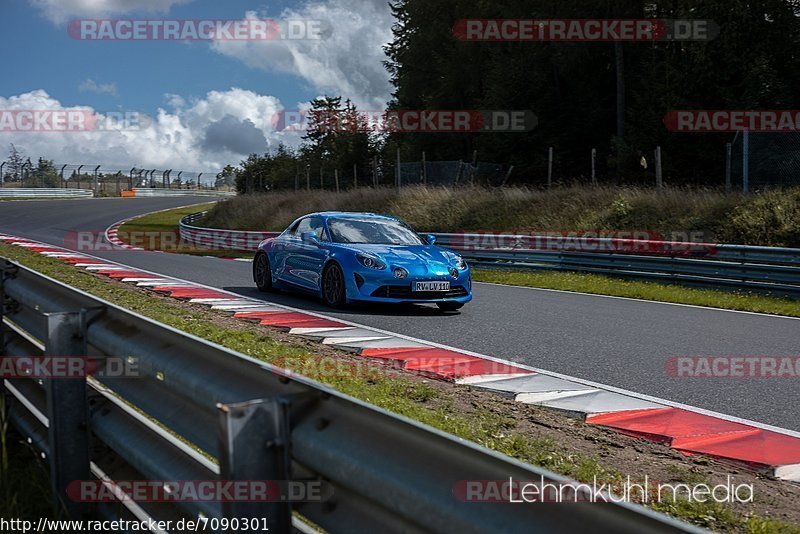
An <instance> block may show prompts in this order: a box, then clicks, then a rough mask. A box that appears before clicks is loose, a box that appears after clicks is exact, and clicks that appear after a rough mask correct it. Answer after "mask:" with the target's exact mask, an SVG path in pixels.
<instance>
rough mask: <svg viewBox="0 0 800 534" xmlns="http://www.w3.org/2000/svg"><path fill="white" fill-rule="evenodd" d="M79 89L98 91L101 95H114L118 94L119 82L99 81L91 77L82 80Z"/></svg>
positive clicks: (85, 91)
mask: <svg viewBox="0 0 800 534" xmlns="http://www.w3.org/2000/svg"><path fill="white" fill-rule="evenodd" d="M78 90H79V91H81V92H82V93H97V94H99V95H103V94H106V95H113V96H117V84H115V83H97V82H96V81H94V80H93V79H91V78H89V79H87V80H84V81H83V82H81V84H80V85H79V86H78Z"/></svg>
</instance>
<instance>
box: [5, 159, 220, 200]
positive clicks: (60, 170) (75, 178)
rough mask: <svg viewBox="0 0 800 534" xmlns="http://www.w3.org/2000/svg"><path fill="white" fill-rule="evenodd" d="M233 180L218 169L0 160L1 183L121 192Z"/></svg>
mask: <svg viewBox="0 0 800 534" xmlns="http://www.w3.org/2000/svg"><path fill="white" fill-rule="evenodd" d="M233 185H234V184H233V181H232V180H224V179H221V178H220V173H219V171H211V172H195V171H180V170H171V169H144V168H138V167H125V166H119V165H117V166H114V165H97V164H63V163H52V162H47V161H41V162H39V163H38V164H34V163H31V162H30V161H28V162H25V163H22V164H19V163H17V164H13V163H12V162H8V161H6V162H0V187H5V188H53V187H55V188H67V189H91V190H92V191H94V192H95V193H100V194H107V195H119V194H121V192H123V191H129V190H131V189H133V188H165V189H190V190H191V189H196V190H217V191H232V190H233V189H234V187H233Z"/></svg>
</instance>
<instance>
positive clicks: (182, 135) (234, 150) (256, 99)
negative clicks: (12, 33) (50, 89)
mask: <svg viewBox="0 0 800 534" xmlns="http://www.w3.org/2000/svg"><path fill="white" fill-rule="evenodd" d="M173 96H174V95H173ZM172 101H173V102H175V101H176V99H175V98H172ZM183 104H184V105H183V106H182V107H174V108H172V109H163V108H160V109H159V110H158V112H157V113H156V115H155V116H154V117H151V118H150V119H149V121H145V125H144V127H142V128H128V129H125V128H119V127H118V125H117V127H116V128H113V129H110V130H109V129H104V130H101V131H83V132H52V131H51V132H11V131H0V160H2V159H5V157H6V154H5V151H6V149H7V147H8V145H9V143H14V145H16V146H17V147H18V148H19V149H20V150H22V151H23V152H24V153H25V154H26V155H28V156H30V157H31V159H33V160H35V159H36V158H38V157H39V156H42V157H45V158H47V159H51V160H54V161H55V162H56V163H60V164H86V165H89V164H96V165H105V166H119V167H120V168H125V167H133V166H142V167H146V168H157V169H166V168H171V169H176V170H187V171H204V172H217V171H219V170H220V169H222V167H224V166H225V165H226V164H229V163H230V164H238V163H239V162H240V161H241V160H242V159H244V158H245V157H246V156H247V155H248V153H249V152H266V151H267V148H268V147H267V145H269V146H270V147H274V146H276V145H277V143H278V142H281V141H283V142H286V143H287V144H290V145H293V146H294V145H297V144H298V142H299V135H300V134H288V133H283V132H276V131H275V129H274V127H273V124H274V119H275V114H276V113H279V112H280V111H282V110H283V106H282V105H281V103H280V101H279V100H278V99H277V98H275V97H273V96H268V95H259V94H256V93H254V92H252V91H246V90H243V89H238V88H232V89H229V90H227V91H212V92H210V93H208V94H207V95H205V96H204V97H203V98H197V99H193V100H191V101H189V102H183ZM67 109H68V110H86V111H89V112H95V113H98V112H96V111H95V110H93V109H92V108H90V107H88V106H77V107H66V106H63V105H62V104H61V103H60V102H59V101H58V100H56V99H54V98H53V97H51V96H50V95H49V94H48V93H47V92H46V91H44V90H36V91H31V92H29V93H24V94H20V95H16V96H12V97H9V98H3V97H0V111H2V112H5V111H9V110H11V111H13V110H17V111H19V110H36V111H41V110H67ZM100 118H101V119H104V118H105V119H107V118H108V115H107V114H106V115H100Z"/></svg>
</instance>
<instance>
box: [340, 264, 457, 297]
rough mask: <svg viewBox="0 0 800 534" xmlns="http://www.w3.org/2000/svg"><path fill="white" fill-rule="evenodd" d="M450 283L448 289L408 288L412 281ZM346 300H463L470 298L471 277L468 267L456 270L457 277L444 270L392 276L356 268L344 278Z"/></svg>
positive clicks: (383, 271) (383, 272) (386, 271)
mask: <svg viewBox="0 0 800 534" xmlns="http://www.w3.org/2000/svg"><path fill="white" fill-rule="evenodd" d="M429 281H437V282H438V281H442V282H450V291H448V292H441V293H440V292H425V293H418V292H414V291H412V287H413V284H414V282H429ZM347 300H348V301H358V302H383V303H387V304H406V303H419V304H436V303H441V302H460V303H467V302H469V301H471V300H472V278H471V276H470V271H469V269H467V270H465V271H460V272H459V276H458V278H453V277H451V276H450V274H449V273H448V272H433V273H426V274H414V275H409V276H408V278H403V279H399V278H395V277H394V275H393V274H392V272H391V271H390V270H388V269H383V270H381V271H377V270H374V269H358V270H354V271H353V272H351V273H350V275H349V280H347Z"/></svg>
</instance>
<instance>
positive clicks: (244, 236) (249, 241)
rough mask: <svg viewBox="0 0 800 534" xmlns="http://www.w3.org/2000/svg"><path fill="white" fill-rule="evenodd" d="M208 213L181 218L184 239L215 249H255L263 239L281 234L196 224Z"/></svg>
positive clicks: (181, 231)
mask: <svg viewBox="0 0 800 534" xmlns="http://www.w3.org/2000/svg"><path fill="white" fill-rule="evenodd" d="M206 213H207V212H205V211H203V212H200V213H192V214H191V215H187V216H186V217H184V218H182V219H181V220H180V223H179V227H180V236H181V239H182V240H183V241H186V242H187V243H193V244H195V245H200V246H205V247H209V248H213V249H222V250H240V251H241V250H245V251H255V250H256V249H257V248H258V245H259V243H261V242H262V241H263V240H265V239H268V238H270V237H275V236H277V235H280V232H246V231H242V230H222V229H219V228H203V227H202V226H194V223H195V222H196V221H198V220H199V219H201V218H202V217H203V216H204V215H205V214H206Z"/></svg>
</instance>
